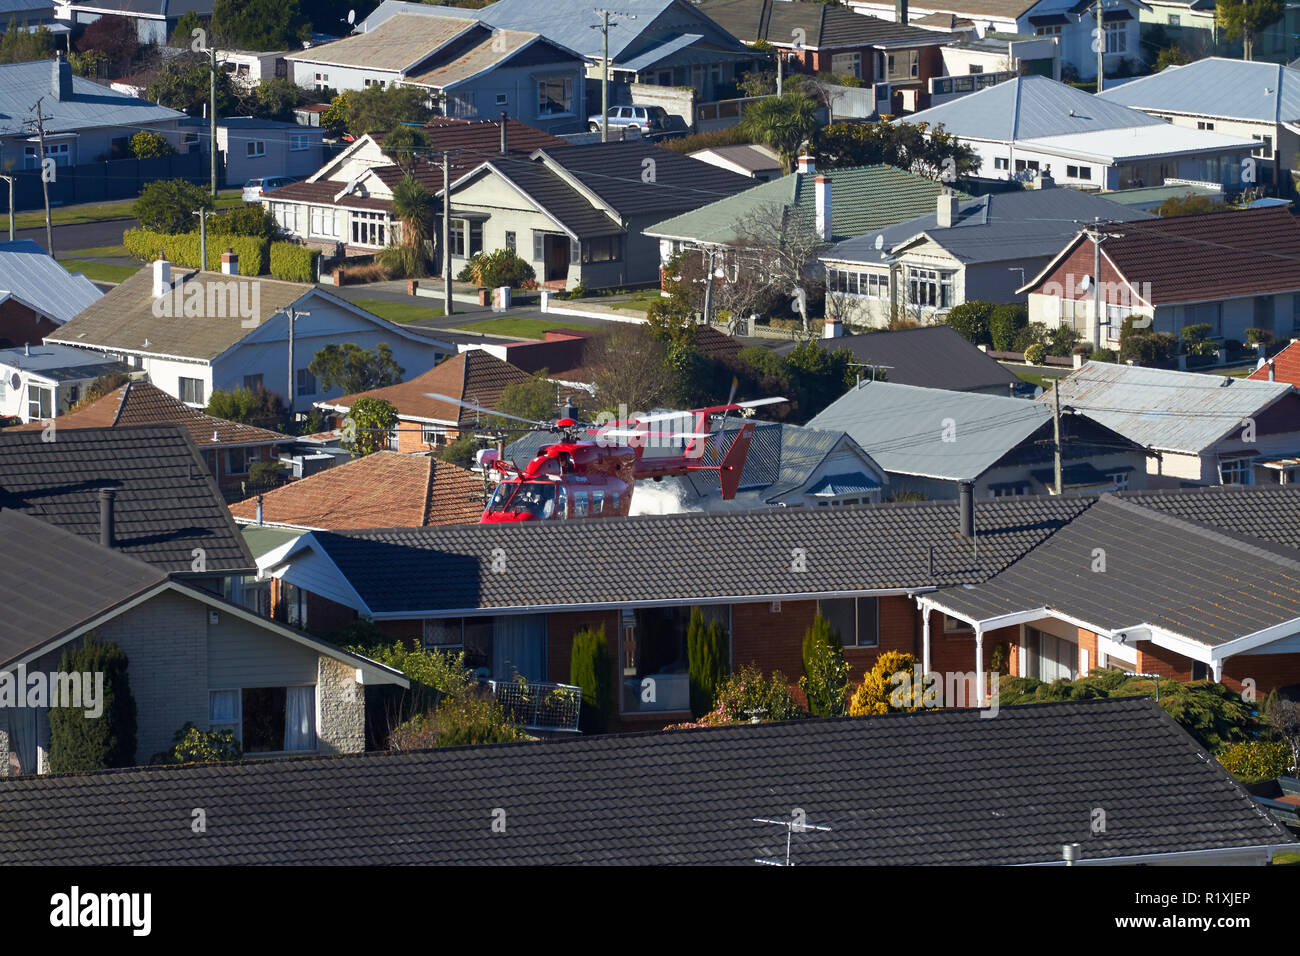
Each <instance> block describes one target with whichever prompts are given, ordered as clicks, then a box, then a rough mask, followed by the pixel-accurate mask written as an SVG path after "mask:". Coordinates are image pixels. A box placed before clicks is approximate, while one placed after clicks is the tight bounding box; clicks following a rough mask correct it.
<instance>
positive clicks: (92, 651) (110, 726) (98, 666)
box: [24, 634, 136, 773]
mask: <svg viewBox="0 0 1300 956" xmlns="http://www.w3.org/2000/svg"><path fill="white" fill-rule="evenodd" d="M128 664H129V661H128V660H127V656H126V654H125V653H124V652H123V651H122V649H121V648H120V647H118V646H117V645H116V644H114V643H112V642H111V641H109V642H104V641H100V640H99V639H98V638H96V637H95V636H94V635H93V634H92V635H90V636H89V637H87V638H86V640H85V643H84V644H83V645H82V646H81V647H78V648H73V649H70V650H65V651H64V652H63V656H62V657H61V658H60V660H59V670H60V671H63V672H64V673H88V674H94V675H98V674H103V681H104V684H103V692H102V697H101V699H100V700H99V704H100V706H102V708H103V712H102V714H101V715H100V716H98V717H87V716H86V714H85V711H86V708H85V707H51V708H50V715H49V716H50V771H51V772H52V773H77V772H81V771H85V770H104V769H106V768H108V767H129V766H131V765H133V764H134V763H135V734H136V709H135V698H133V697H132V696H131V680H130V677H129V676H128V672H127V665H128ZM83 703H84V702H83ZM24 769H25V768H24Z"/></svg>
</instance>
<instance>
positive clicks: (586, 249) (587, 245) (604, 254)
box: [582, 236, 623, 262]
mask: <svg viewBox="0 0 1300 956" xmlns="http://www.w3.org/2000/svg"><path fill="white" fill-rule="evenodd" d="M622 259H623V237H622V236H600V237H599V238H596V239H588V240H587V241H586V242H584V243H583V244H582V261H583V262H620V261H621V260H622Z"/></svg>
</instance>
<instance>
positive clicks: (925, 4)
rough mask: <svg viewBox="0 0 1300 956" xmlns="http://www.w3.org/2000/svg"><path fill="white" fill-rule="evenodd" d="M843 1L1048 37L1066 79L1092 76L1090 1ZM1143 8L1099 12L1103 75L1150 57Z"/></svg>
mask: <svg viewBox="0 0 1300 956" xmlns="http://www.w3.org/2000/svg"><path fill="white" fill-rule="evenodd" d="M848 5H849V7H850V8H851V9H853V10H854V11H856V12H858V13H865V14H868V15H870V16H876V17H883V18H885V19H887V20H889V19H894V20H900V21H901V22H903V23H908V22H913V23H915V22H917V20H918V19H924V18H927V17H931V16H933V15H935V14H939V15H941V17H960V18H962V19H965V20H969V21H971V22H972V23H973V24H974V28H975V32H976V33H977V34H978V36H980V37H983V36H986V35H987V34H988V33H990V32H994V33H1018V34H1028V35H1030V36H1037V37H1047V38H1051V39H1053V40H1055V41H1056V43H1057V45H1058V46H1059V47H1060V57H1061V64H1062V66H1063V67H1064V72H1065V73H1066V74H1067V75H1068V76H1069V77H1070V78H1073V79H1080V80H1090V79H1094V78H1095V77H1096V76H1097V51H1096V50H1095V49H1094V47H1093V31H1094V30H1096V29H1097V12H1096V5H1095V4H1093V3H1091V2H1090V0H920V2H919V3H909V2H907V0H903V2H901V3H899V0H848ZM1146 9H1150V8H1149V7H1148V6H1147V4H1146V3H1145V2H1143V0H1119V2H1117V3H1115V4H1113V5H1111V6H1109V7H1108V8H1107V9H1106V10H1104V11H1103V14H1102V17H1103V29H1104V30H1105V31H1106V47H1105V49H1104V50H1103V51H1102V55H1103V56H1104V57H1105V71H1106V73H1107V74H1113V73H1117V72H1120V71H1121V70H1123V69H1125V68H1135V67H1137V66H1140V65H1141V64H1143V63H1145V62H1147V60H1148V59H1149V58H1150V56H1149V54H1147V55H1144V54H1143V51H1142V45H1141V39H1142V38H1141V36H1140V31H1139V27H1138V15H1139V13H1140V12H1141V11H1142V10H1146ZM900 13H901V16H900ZM949 22H951V21H949ZM942 23H943V21H942V20H940V21H939V23H936V24H933V26H932V25H931V24H929V23H927V24H925V25H926V26H931V28H933V29H943V26H942V25H941V24H942ZM918 25H921V24H919V23H918ZM949 29H951V27H949Z"/></svg>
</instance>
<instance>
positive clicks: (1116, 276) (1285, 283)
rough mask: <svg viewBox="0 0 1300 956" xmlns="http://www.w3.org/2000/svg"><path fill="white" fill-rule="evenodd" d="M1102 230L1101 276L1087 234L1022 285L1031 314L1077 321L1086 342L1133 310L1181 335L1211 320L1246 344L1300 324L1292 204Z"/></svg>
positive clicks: (1111, 339) (1109, 332)
mask: <svg viewBox="0 0 1300 956" xmlns="http://www.w3.org/2000/svg"><path fill="white" fill-rule="evenodd" d="M1097 234H1098V235H1100V236H1101V239H1100V241H1101V269H1100V275H1095V274H1094V270H1095V262H1094V250H1093V240H1092V239H1090V238H1089V236H1088V235H1087V234H1086V233H1084V232H1080V233H1079V234H1077V235H1076V236H1075V237H1074V238H1073V239H1071V240H1069V242H1067V243H1066V244H1065V245H1064V246H1063V247H1062V249H1061V250H1060V251H1059V252H1058V253H1057V254H1056V256H1055V257H1054V258H1053V259H1052V260H1051V261H1050V262H1049V263H1048V264H1047V265H1046V266H1045V267H1044V268H1043V269H1042V270H1041V271H1040V272H1039V273H1038V274H1037V275H1035V276H1034V277H1033V278H1032V279H1031V280H1030V281H1029V282H1028V283H1026V284H1025V286H1024V288H1023V289H1021V290H1019V291H1020V292H1026V293H1028V295H1029V318H1030V320H1031V321H1043V322H1047V323H1048V324H1049V325H1057V324H1060V323H1064V322H1072V323H1073V324H1074V326H1075V328H1076V329H1077V330H1078V331H1079V332H1080V333H1081V334H1082V336H1083V339H1084V341H1085V342H1087V341H1091V342H1092V343H1093V345H1094V346H1095V347H1101V346H1103V345H1105V346H1108V347H1110V348H1115V347H1116V346H1117V345H1118V342H1119V335H1120V331H1121V327H1122V323H1123V321H1124V319H1125V318H1126V317H1127V316H1129V315H1143V316H1149V317H1150V319H1151V322H1150V325H1149V328H1150V330H1151V331H1152V332H1167V333H1170V334H1172V335H1179V336H1181V334H1182V332H1183V329H1185V328H1186V327H1187V326H1189V325H1209V326H1210V331H1209V336H1208V337H1209V338H1211V339H1214V340H1217V341H1219V342H1224V341H1226V340H1227V339H1235V340H1237V341H1244V340H1245V339H1246V330H1247V329H1261V330H1263V331H1264V332H1267V333H1268V334H1270V335H1273V336H1278V337H1283V338H1285V337H1288V336H1289V335H1290V334H1291V333H1292V331H1293V330H1295V329H1300V224H1297V223H1296V220H1295V217H1294V216H1293V215H1292V214H1291V212H1290V210H1289V209H1287V208H1286V207H1285V206H1274V207H1271V208H1270V207H1265V208H1262V209H1247V210H1242V211H1240V212H1229V213H1222V214H1213V213H1207V214H1203V215H1199V216H1175V217H1172V218H1169V219H1148V220H1145V221H1142V222H1128V223H1124V224H1123V225H1122V226H1111V225H1106V224H1102V225H1101V226H1100V227H1098V228H1097ZM1093 283H1098V284H1096V285H1093ZM1097 298H1100V299H1102V300H1104V303H1105V307H1106V321H1105V322H1104V323H1102V324H1101V325H1098V323H1097V321H1096V312H1097V303H1096V299H1097Z"/></svg>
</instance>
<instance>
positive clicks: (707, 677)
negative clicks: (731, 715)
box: [686, 607, 728, 718]
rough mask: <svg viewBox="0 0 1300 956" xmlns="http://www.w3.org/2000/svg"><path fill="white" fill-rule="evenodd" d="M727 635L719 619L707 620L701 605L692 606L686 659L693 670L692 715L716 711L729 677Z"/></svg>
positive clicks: (687, 632)
mask: <svg viewBox="0 0 1300 956" xmlns="http://www.w3.org/2000/svg"><path fill="white" fill-rule="evenodd" d="M727 657H728V654H727V634H726V631H724V630H723V628H722V622H721V621H719V620H716V619H714V620H712V621H709V623H708V624H705V623H704V614H703V612H701V611H700V609H699V608H698V607H694V608H691V620H690V623H689V624H688V625H687V627H686V658H687V663H688V668H689V671H690V694H691V714H692V715H694V716H695V717H697V718H699V717H703V716H704V715H705V714H707V713H709V711H711V710H713V704H714V701H715V700H716V699H717V693H718V688H720V687H721V686H722V682H723V681H725V680H726V679H727V669H728V668H727Z"/></svg>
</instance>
